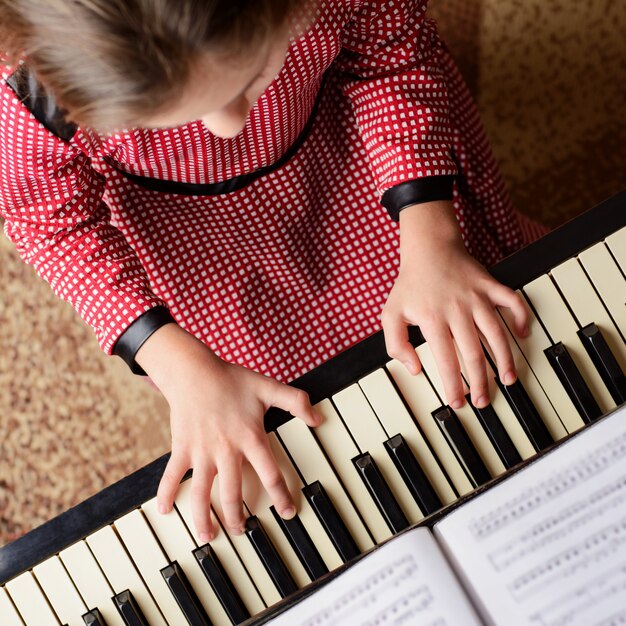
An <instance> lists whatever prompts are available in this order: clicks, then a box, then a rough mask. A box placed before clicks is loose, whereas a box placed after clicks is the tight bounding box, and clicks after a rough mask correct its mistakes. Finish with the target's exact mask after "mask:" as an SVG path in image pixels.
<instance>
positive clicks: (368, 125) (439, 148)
mask: <svg viewBox="0 0 626 626" xmlns="http://www.w3.org/2000/svg"><path fill="white" fill-rule="evenodd" d="M426 4H427V2H426V1H425V0H354V2H353V13H352V17H351V19H350V21H349V22H348V23H347V24H346V26H345V28H344V31H343V40H342V46H343V49H342V52H341V54H340V56H339V58H338V64H339V68H340V70H341V71H342V72H343V77H342V89H343V92H344V94H346V96H347V97H348V98H349V100H350V102H351V105H352V108H353V111H354V114H355V116H356V120H357V124H358V126H359V130H360V133H361V136H362V138H363V141H364V143H365V146H366V149H367V152H368V155H369V161H370V166H371V168H372V170H373V173H374V177H375V180H376V184H377V187H378V191H379V193H380V194H381V196H382V197H381V201H382V204H383V205H384V206H385V207H386V208H387V210H388V211H389V214H390V216H391V217H392V219H394V220H398V217H399V212H400V211H401V210H402V208H404V207H406V206H408V205H410V204H416V203H420V202H427V201H430V200H446V199H451V198H452V185H453V182H454V177H455V175H456V174H457V167H456V164H455V162H454V160H453V159H452V156H451V143H452V132H451V129H450V124H449V119H448V94H447V89H446V82H445V78H444V74H443V72H442V70H441V68H440V64H439V57H440V55H441V53H442V50H443V48H442V44H441V41H440V39H439V37H438V34H437V27H436V24H435V22H434V21H433V20H431V19H428V18H426V17H425V11H426Z"/></svg>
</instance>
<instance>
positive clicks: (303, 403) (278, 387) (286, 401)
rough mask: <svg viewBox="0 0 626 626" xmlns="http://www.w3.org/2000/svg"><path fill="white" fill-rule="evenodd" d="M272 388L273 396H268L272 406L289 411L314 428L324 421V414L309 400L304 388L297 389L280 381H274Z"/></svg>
mask: <svg viewBox="0 0 626 626" xmlns="http://www.w3.org/2000/svg"><path fill="white" fill-rule="evenodd" d="M273 382H274V384H273V385H272V389H271V392H270V393H271V398H268V401H269V404H270V405H271V406H276V407H278V408H279V409H283V410H285V411H289V413H291V414H292V415H295V416H296V417H298V418H300V419H301V420H302V421H303V422H304V423H305V424H306V425H307V426H311V427H312V428H313V427H315V426H319V425H320V424H321V423H322V421H323V417H322V415H321V414H320V413H319V412H318V411H316V410H315V409H314V408H313V407H312V406H311V402H310V401H309V394H307V392H306V391H303V390H302V389H296V388H295V387H291V386H290V385H284V384H283V383H279V382H278V381H273Z"/></svg>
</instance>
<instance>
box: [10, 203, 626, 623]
mask: <svg viewBox="0 0 626 626" xmlns="http://www.w3.org/2000/svg"><path fill="white" fill-rule="evenodd" d="M624 226H626V191H622V192H620V193H618V194H616V195H615V196H613V197H611V198H609V199H608V200H605V201H604V202H602V203H601V204H599V205H597V206H596V207H594V208H592V209H589V210H588V211H587V212H585V213H583V214H581V215H580V216H578V217H576V218H574V219H572V220H570V221H569V222H567V223H566V224H564V225H562V226H560V227H559V228H557V229H555V230H553V231H552V232H550V233H549V234H548V235H546V236H545V237H543V238H541V239H539V240H538V241H536V242H534V243H532V244H530V245H529V246H526V247H525V248H523V249H522V250H519V251H518V252H516V253H514V254H512V255H511V256H509V257H507V258H506V259H504V260H503V261H501V262H500V263H498V264H497V265H494V266H493V267H492V268H491V269H490V270H489V271H490V273H491V274H492V275H493V276H494V277H495V278H497V279H498V280H499V281H500V282H502V283H503V284H505V285H508V286H509V287H511V288H512V289H518V288H520V287H522V286H523V285H525V284H526V283H529V282H530V281H532V280H534V279H535V278H537V277H538V276H540V275H542V274H546V273H547V272H549V271H550V270H551V269H552V268H553V267H554V266H556V265H558V264H559V263H561V262H563V261H565V260H567V259H568V258H571V257H573V256H576V255H577V254H579V253H580V252H582V251H583V250H584V249H585V248H588V247H589V246H592V245H594V244H595V243H597V242H599V241H601V240H603V239H604V238H606V237H607V236H609V235H610V234H612V233H613V232H615V231H617V230H619V229H620V228H622V227H624ZM409 331H410V332H409V339H410V341H411V343H412V344H413V345H414V346H418V345H420V344H421V343H422V342H423V341H424V339H423V337H422V335H421V333H420V331H419V329H418V328H417V327H412V328H410V329H409ZM388 361H389V357H388V355H387V353H386V350H385V342H384V336H383V333H382V331H378V332H377V333H375V334H374V335H372V336H370V337H368V338H366V339H365V340H363V341H361V342H359V343H358V344H355V345H354V346H351V347H350V348H347V349H346V350H344V351H342V352H341V353H339V354H337V355H336V356H334V357H333V358H332V359H330V360H329V361H327V362H325V363H323V364H321V365H320V366H318V367H316V368H315V369H313V370H311V371H310V372H308V373H306V374H304V375H303V376H301V377H300V378H297V379H296V380H294V381H292V382H291V383H290V384H291V385H292V386H294V387H297V388H299V389H303V390H305V391H306V392H307V393H308V394H309V398H310V400H311V402H312V403H313V404H315V403H317V402H319V401H321V400H323V399H324V398H328V397H330V396H331V395H333V394H335V393H337V392H338V391H340V390H341V389H343V388H344V387H347V386H348V385H350V384H352V383H354V381H356V380H357V379H359V378H361V377H363V376H366V375H367V374H369V373H370V372H372V371H374V370H375V369H378V368H380V367H382V366H383V365H384V364H385V363H387V362H388ZM288 419H291V416H290V415H289V414H288V413H285V412H284V411H280V410H277V409H273V408H272V409H270V410H269V411H268V412H267V413H266V415H265V429H266V431H268V432H269V431H272V430H275V429H276V428H277V427H278V426H280V425H281V424H283V423H285V422H286V421H287V420H288ZM579 432H580V431H579ZM571 436H575V434H574V435H569V436H568V437H566V438H564V439H562V440H560V441H558V442H555V444H553V446H551V447H550V448H548V449H547V450H543V451H542V452H541V453H539V454H538V455H536V456H534V457H532V459H528V460H527V461H523V462H522V463H520V464H519V465H518V466H517V467H516V468H515V469H514V470H509V471H508V472H506V473H505V474H503V475H501V476H500V477H498V478H494V479H492V480H491V481H489V482H488V483H486V484H485V485H483V486H482V487H480V488H479V489H476V490H475V491H473V492H472V493H471V494H468V495H466V496H464V497H462V498H460V499H459V500H457V501H456V502H454V503H452V504H450V505H448V506H446V507H444V508H443V509H441V510H440V511H438V512H436V513H434V514H433V515H430V516H429V517H427V518H425V520H424V521H422V522H420V524H418V525H428V526H432V524H434V523H435V522H436V521H437V520H438V519H440V518H441V517H442V516H443V515H446V514H447V513H449V512H450V511H451V510H452V509H454V508H456V507H457V506H459V505H461V504H463V503H464V502H466V501H467V500H468V499H470V498H473V497H475V496H476V495H478V494H479V493H481V492H482V491H484V490H485V489H488V488H489V487H491V486H492V485H493V484H495V483H496V482H499V481H500V480H503V479H506V478H507V477H508V476H509V475H510V474H511V473H512V471H513V472H514V471H518V470H519V469H521V468H522V467H525V466H526V465H527V464H529V463H532V462H533V461H535V460H536V459H538V458H540V457H541V456H543V455H544V454H546V453H547V452H549V451H550V450H551V449H553V448H554V447H556V446H558V445H560V444H561V443H563V441H566V440H568V439H569V438H570V437H571ZM168 458H169V454H165V455H163V456H162V457H160V458H158V459H156V460H155V461H153V462H152V463H150V464H148V465H146V466H145V467H143V468H141V469H139V470H137V471H136V472H134V473H132V474H130V475H129V476H127V477H125V478H123V479H121V480H120V481H118V482H116V483H114V484H112V485H110V486H109V487H106V488H105V489H103V490H102V491H100V492H99V493H97V494H95V495H94V496H92V497H90V498H88V499H86V500H84V501H83V502H81V503H80V504H78V505H76V506H75V507H73V508H71V509H68V510H67V511H65V512H64V513H61V514H60V515H58V516H57V517H55V518H53V519H51V520H50V521H48V522H46V523H44V524H42V525H41V526H39V527H38V528H35V529H33V530H32V531H30V532H28V533H27V534H25V535H24V536H23V537H20V538H18V539H16V540H15V541H13V542H12V543H9V544H7V545H5V546H4V547H1V548H0V585H4V584H5V583H6V582H8V581H9V580H11V579H12V578H14V577H15V576H17V575H18V574H21V573H23V572H25V571H27V570H30V569H32V568H33V567H34V566H35V565H37V564H38V563H40V562H42V561H44V560H46V559H47V558H49V557H50V556H52V555H54V554H57V553H58V552H60V551H61V550H63V549H64V548H66V547H68V546H70V545H72V544H73V543H75V542H76V541H79V540H80V539H83V538H84V537H87V536H88V535H90V534H92V533H94V532H95V531H97V530H98V529H99V528H102V527H103V526H106V525H108V524H111V523H112V522H114V521H115V520H116V519H118V518H119V517H121V516H122V515H124V514H126V513H128V512H129V511H131V510H133V509H135V508H137V507H138V506H140V504H141V503H143V502H145V501H147V500H149V499H151V498H153V497H154V496H155V495H156V492H157V487H158V484H159V481H160V478H161V475H162V474H163V471H164V469H165V465H166V463H167V460H168ZM403 532H406V531H403ZM362 556H363V555H361V556H360V557H357V559H355V560H354V561H352V562H350V563H348V564H346V565H344V566H342V567H340V568H338V569H337V570H334V571H333V572H330V573H329V574H327V575H326V576H324V577H323V578H322V579H319V580H318V581H316V582H315V583H313V584H311V585H309V586H308V587H306V588H304V589H301V590H299V591H298V592H296V593H295V594H293V595H292V596H290V597H289V598H287V599H286V600H284V601H283V602H281V603H279V605H275V606H274V607H272V608H270V609H267V610H266V611H264V612H263V613H262V614H260V615H257V616H255V617H253V618H251V619H250V620H248V621H247V622H246V624H255V625H257V624H262V623H264V622H265V621H266V620H267V619H270V618H271V617H274V616H275V615H276V614H277V612H279V611H280V612H282V611H283V610H284V609H286V608H287V607H288V606H291V605H292V604H294V603H295V602H298V601H300V600H301V599H302V598H303V597H305V596H306V595H308V594H310V593H312V592H313V591H315V590H316V589H317V588H318V587H319V586H320V585H322V584H325V583H326V582H328V581H330V580H332V578H334V577H335V576H336V575H337V574H339V573H340V572H341V571H343V570H344V569H345V568H346V567H349V566H350V565H352V564H353V563H354V562H356V561H357V560H358V559H359V558H361V557H362Z"/></svg>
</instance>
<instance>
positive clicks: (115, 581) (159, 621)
mask: <svg viewBox="0 0 626 626" xmlns="http://www.w3.org/2000/svg"><path fill="white" fill-rule="evenodd" d="M86 541H87V545H88V546H89V548H90V549H91V552H92V554H93V556H94V558H95V560H96V561H97V563H98V565H99V566H100V568H101V569H102V571H103V572H104V574H105V576H106V577H107V579H108V580H109V583H110V584H111V586H112V587H113V595H117V594H118V593H121V592H122V591H125V590H126V589H129V590H130V591H131V593H132V594H133V597H134V598H135V600H136V601H137V604H138V605H139V608H140V609H141V611H142V613H143V614H144V616H145V617H146V619H147V620H148V621H149V622H150V624H153V625H154V626H165V620H164V619H163V615H162V614H161V611H160V610H159V609H158V607H157V605H156V604H155V602H154V599H153V598H152V595H151V594H150V592H149V591H148V589H147V588H146V586H145V584H144V582H143V580H142V579H141V577H140V575H139V573H138V572H137V569H136V568H135V565H134V563H133V562H132V561H131V559H130V557H129V556H128V554H127V553H126V550H124V546H123V545H122V542H121V541H120V538H119V537H118V536H117V534H116V533H115V531H114V530H113V527H112V526H104V527H103V528H101V529H100V530H97V531H96V532H95V533H92V534H91V535H89V536H88V537H87V539H86Z"/></svg>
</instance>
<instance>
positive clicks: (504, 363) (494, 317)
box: [474, 308, 517, 385]
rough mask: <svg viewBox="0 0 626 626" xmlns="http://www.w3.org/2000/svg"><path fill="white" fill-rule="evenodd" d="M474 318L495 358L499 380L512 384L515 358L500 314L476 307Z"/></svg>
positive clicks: (515, 377) (515, 376)
mask: <svg viewBox="0 0 626 626" xmlns="http://www.w3.org/2000/svg"><path fill="white" fill-rule="evenodd" d="M474 320H475V322H476V326H477V327H478V328H479V330H480V332H481V333H482V334H483V336H484V337H485V341H486V342H487V344H488V345H489V349H490V351H491V354H492V355H493V358H494V359H495V362H496V369H497V370H498V375H499V377H500V381H501V382H502V383H503V384H505V385H512V384H513V383H514V382H515V380H516V379H517V373H516V371H515V359H514V358H513V352H512V351H511V345H510V344H509V338H508V333H507V332H506V331H505V330H504V325H503V322H502V320H501V319H500V316H499V315H498V314H497V313H496V312H495V311H494V310H493V309H487V308H485V309H478V310H476V311H475V312H474Z"/></svg>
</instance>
